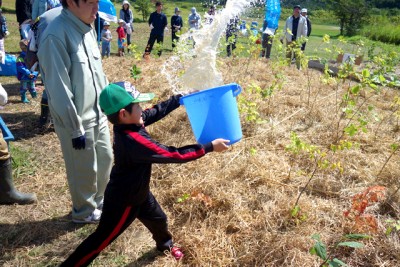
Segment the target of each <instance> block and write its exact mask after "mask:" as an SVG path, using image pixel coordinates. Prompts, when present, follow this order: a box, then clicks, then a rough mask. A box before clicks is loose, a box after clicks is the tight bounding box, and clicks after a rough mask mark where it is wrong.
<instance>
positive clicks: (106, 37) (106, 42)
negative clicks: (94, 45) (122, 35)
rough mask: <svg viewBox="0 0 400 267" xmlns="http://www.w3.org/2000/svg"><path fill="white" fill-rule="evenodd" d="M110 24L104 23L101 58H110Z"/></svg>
mask: <svg viewBox="0 0 400 267" xmlns="http://www.w3.org/2000/svg"><path fill="white" fill-rule="evenodd" d="M109 28H110V23H109V22H108V21H104V24H103V30H102V31H101V57H102V58H104V56H106V55H107V57H109V56H110V51H111V39H112V36H111V32H110V29H109Z"/></svg>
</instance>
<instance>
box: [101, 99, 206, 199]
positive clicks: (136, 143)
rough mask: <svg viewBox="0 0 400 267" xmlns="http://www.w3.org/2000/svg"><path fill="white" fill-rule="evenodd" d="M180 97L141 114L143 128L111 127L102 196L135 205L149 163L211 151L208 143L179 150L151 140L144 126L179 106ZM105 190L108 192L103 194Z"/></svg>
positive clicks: (146, 183) (145, 186)
mask: <svg viewBox="0 0 400 267" xmlns="http://www.w3.org/2000/svg"><path fill="white" fill-rule="evenodd" d="M179 98H180V95H177V96H173V97H171V98H170V99H168V100H166V101H164V102H161V103H159V104H157V105H155V106H153V107H152V108H149V109H146V110H144V111H143V114H142V117H143V121H144V125H141V126H138V125H134V124H129V125H127V124H124V125H121V124H120V125H114V143H113V150H114V166H113V168H112V171H111V176H110V182H109V184H108V185H107V190H106V195H109V196H110V197H111V195H112V197H111V198H112V199H113V200H112V201H117V202H119V203H126V204H128V205H129V204H130V205H139V204H140V203H142V202H143V200H145V199H146V197H147V195H148V193H149V191H150V177H151V166H152V164H153V163H185V162H188V161H192V160H196V159H198V158H200V157H202V156H204V155H205V154H206V153H208V152H212V151H213V146H212V144H211V143H208V144H205V145H201V144H193V145H188V146H183V147H180V148H177V147H174V146H166V145H163V144H160V143H159V142H157V141H156V140H154V139H152V138H151V136H150V135H149V133H148V132H147V131H146V128H145V126H147V125H150V124H152V123H154V122H156V121H158V120H160V119H162V118H164V117H165V116H166V115H168V114H169V113H170V112H171V111H173V110H175V109H176V108H178V107H179V105H180V104H179ZM107 191H108V192H107Z"/></svg>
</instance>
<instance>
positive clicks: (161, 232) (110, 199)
mask: <svg viewBox="0 0 400 267" xmlns="http://www.w3.org/2000/svg"><path fill="white" fill-rule="evenodd" d="M119 84H120V85H122V86H124V87H125V88H127V89H128V90H129V91H130V92H127V90H126V89H124V88H122V87H121V86H119V85H117V84H110V85H108V86H107V87H106V88H105V89H104V90H103V91H102V92H101V94H100V98H99V100H100V107H101V108H102V110H103V112H104V113H105V114H106V115H107V117H108V120H109V121H110V122H111V123H112V124H114V145H113V147H114V166H113V169H112V171H111V175H110V181H109V183H108V185H107V189H106V192H105V195H104V205H103V213H102V216H101V219H100V223H99V226H98V227H97V229H96V231H95V232H94V233H93V234H91V235H90V236H89V237H88V238H86V239H85V240H84V241H83V242H82V243H81V244H80V245H79V246H78V248H77V249H76V250H75V252H73V253H72V255H70V256H69V258H68V259H67V260H66V261H65V262H64V263H62V264H61V266H87V265H89V264H90V263H91V262H92V261H93V260H94V259H95V258H96V257H97V255H98V254H99V253H100V252H101V251H102V250H103V249H104V248H105V247H107V246H108V245H109V244H110V243H111V242H112V241H114V240H115V239H116V238H117V237H118V236H119V235H120V234H121V233H122V232H123V231H124V230H125V229H126V228H127V227H128V226H129V225H130V224H131V223H132V222H133V221H134V220H135V219H139V220H140V221H141V222H142V223H143V224H144V225H145V226H146V227H147V229H149V230H150V232H151V233H152V235H153V239H154V240H155V241H156V246H157V249H158V250H159V251H165V250H167V251H170V252H171V254H172V256H173V257H175V259H177V260H179V259H181V258H182V257H183V253H182V251H181V250H180V248H178V247H176V246H174V244H173V242H172V235H171V234H170V232H169V231H168V225H167V216H166V214H165V213H164V211H163V210H162V209H161V207H160V205H159V204H158V202H157V201H156V199H155V197H154V196H153V194H152V193H151V191H150V175H151V166H152V164H153V163H184V162H188V161H192V160H195V159H198V158H200V157H202V156H204V155H205V154H206V153H208V152H211V151H216V152H221V151H224V150H226V149H228V147H227V145H226V144H227V143H228V142H229V141H228V140H224V139H216V140H214V141H212V142H210V143H208V144H205V145H200V144H194V145H188V146H184V147H181V148H176V147H173V146H165V145H162V144H160V143H159V142H157V141H155V140H153V139H152V138H151V137H150V135H149V133H148V132H147V131H146V128H145V126H147V125H150V124H152V123H154V122H156V121H158V120H160V119H162V118H163V117H165V116H166V115H168V114H169V113H170V112H171V111H173V110H174V109H176V108H178V107H179V98H180V97H181V95H176V96H172V97H171V98H170V99H168V100H166V101H164V102H161V103H159V104H157V105H155V106H154V107H152V108H149V109H146V110H144V111H142V108H141V107H140V105H139V103H140V102H145V101H149V100H151V99H152V98H153V97H154V94H152V93H148V94H140V93H139V92H138V91H136V89H135V88H134V87H133V86H131V85H130V83H119Z"/></svg>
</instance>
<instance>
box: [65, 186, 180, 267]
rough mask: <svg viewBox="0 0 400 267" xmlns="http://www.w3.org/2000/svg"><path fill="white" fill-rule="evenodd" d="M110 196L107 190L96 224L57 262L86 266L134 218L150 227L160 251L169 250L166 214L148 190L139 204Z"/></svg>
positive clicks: (169, 236)
mask: <svg viewBox="0 0 400 267" xmlns="http://www.w3.org/2000/svg"><path fill="white" fill-rule="evenodd" d="M127 197H129V196H127ZM109 200H110V198H109V197H108V194H107V191H106V194H105V197H104V206H103V213H102V215H101V219H100V222H99V226H98V227H97V229H96V230H95V232H94V233H93V234H91V235H90V236H89V237H87V238H86V239H85V240H84V241H83V242H82V243H81V244H80V245H79V246H78V247H77V248H76V250H75V251H74V252H73V253H72V254H71V255H70V256H69V257H68V259H66V260H65V261H64V262H63V263H62V264H61V265H60V266H65V267H69V266H88V265H89V264H90V263H91V262H92V261H93V260H94V259H95V258H96V257H97V255H99V253H100V252H101V251H102V250H103V249H105V248H106V247H107V246H108V245H109V244H111V242H113V241H114V240H115V239H116V238H117V237H118V236H119V235H120V234H122V233H123V232H124V231H125V229H126V228H128V226H129V225H131V223H132V222H133V221H134V220H135V219H136V218H137V219H139V221H141V222H142V223H143V224H144V225H145V226H146V228H147V229H149V230H150V232H151V233H152V235H153V239H154V240H155V241H156V245H157V249H158V250H159V251H164V250H169V249H170V248H171V247H172V245H173V243H172V235H171V233H170V232H169V231H168V224H167V215H166V214H165V213H164V211H163V210H162V209H161V207H160V205H159V204H158V202H157V200H156V199H155V198H154V196H153V194H152V193H151V192H149V194H148V196H147V199H146V200H145V201H144V202H143V203H142V204H141V205H139V206H131V205H122V204H118V203H113V202H111V201H109Z"/></svg>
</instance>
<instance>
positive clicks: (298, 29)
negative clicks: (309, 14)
mask: <svg viewBox="0 0 400 267" xmlns="http://www.w3.org/2000/svg"><path fill="white" fill-rule="evenodd" d="M300 10H301V7H300V6H299V5H295V6H294V7H293V15H292V16H290V17H289V18H288V19H287V20H286V24H285V29H284V36H285V39H286V58H287V59H288V62H289V64H290V62H291V61H292V58H293V57H294V58H296V65H297V68H300V59H299V57H298V55H296V54H297V53H299V52H298V51H296V47H299V46H300V45H301V44H299V43H297V42H296V41H297V40H298V39H300V38H302V37H306V36H307V20H306V18H305V17H303V16H301V15H300ZM281 42H282V43H283V37H282V38H281ZM293 53H294V55H293Z"/></svg>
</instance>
